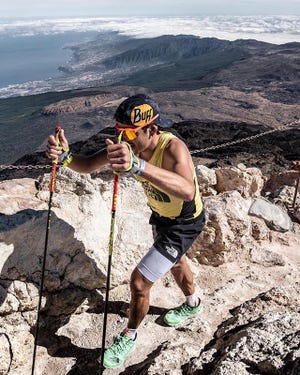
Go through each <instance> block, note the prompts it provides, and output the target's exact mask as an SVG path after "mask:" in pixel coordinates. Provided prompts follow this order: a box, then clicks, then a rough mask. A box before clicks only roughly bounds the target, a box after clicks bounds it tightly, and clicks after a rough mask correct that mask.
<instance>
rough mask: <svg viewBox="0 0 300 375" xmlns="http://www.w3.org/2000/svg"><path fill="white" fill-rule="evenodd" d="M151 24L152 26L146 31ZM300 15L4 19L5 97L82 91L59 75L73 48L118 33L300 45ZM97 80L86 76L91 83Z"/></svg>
mask: <svg viewBox="0 0 300 375" xmlns="http://www.w3.org/2000/svg"><path fill="white" fill-rule="evenodd" d="M145 22H147V27H145ZM299 30H300V17H299V16H203V17H169V18H166V17H160V18H159V17H156V18H154V17H152V18H146V19H145V18H137V17H133V18H126V19H125V18H64V19H43V20H41V19H31V20H29V19H18V20H13V19H11V20H9V19H3V18H2V19H1V18H0V51H1V56H2V57H1V61H0V98H7V97H12V96H24V95H31V94H37V93H43V92H48V91H53V90H54V91H63V90H66V89H74V88H77V87H78V88H79V87H82V85H81V83H80V79H79V80H78V82H76V79H75V78H74V76H73V77H72V79H70V77H68V76H67V75H66V74H64V73H63V72H62V70H59V67H60V66H64V65H66V64H67V63H68V62H69V60H70V59H71V58H72V51H71V50H70V49H68V48H65V47H68V46H70V45H76V44H80V43H83V42H87V41H88V40H91V39H93V38H96V36H97V35H98V33H99V35H101V38H103V40H105V34H106V33H107V35H108V34H109V33H111V32H115V33H117V34H118V35H119V36H120V38H121V37H122V36H123V37H124V36H127V37H131V38H153V37H157V36H161V35H178V34H185V35H195V36H199V37H216V38H219V39H223V40H236V39H256V40H259V41H265V42H269V43H275V44H283V43H287V42H294V41H296V42H300V31H299ZM89 80H91V85H93V83H94V80H93V77H89V76H86V77H83V78H81V82H82V81H84V82H85V83H86V85H85V87H87V86H88V82H89Z"/></svg>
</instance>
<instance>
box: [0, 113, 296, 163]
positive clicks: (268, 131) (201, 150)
mask: <svg viewBox="0 0 300 375" xmlns="http://www.w3.org/2000/svg"><path fill="white" fill-rule="evenodd" d="M294 125H300V120H295V121H292V122H290V123H288V124H286V125H283V126H280V127H279V128H277V129H272V130H267V131H265V132H263V133H259V134H255V135H251V136H249V137H246V138H241V139H238V140H236V141H232V142H226V143H222V144H218V145H214V146H210V147H205V148H201V149H199V150H193V151H190V154H191V155H193V154H200V153H203V152H207V151H213V150H218V149H220V148H225V147H229V146H232V145H237V144H239V143H243V142H248V141H252V140H254V139H258V138H260V137H264V136H265V135H267V134H272V133H276V132H282V131H287V130H290V129H292V128H293V126H294ZM1 169H8V170H23V169H51V165H41V164H37V165H4V164H0V170H1Z"/></svg>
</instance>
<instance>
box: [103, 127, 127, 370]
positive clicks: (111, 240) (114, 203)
mask: <svg viewBox="0 0 300 375" xmlns="http://www.w3.org/2000/svg"><path fill="white" fill-rule="evenodd" d="M121 136H122V133H121V134H120V136H119V137H118V141H119V142H120V140H121ZM118 187H119V174H118V173H116V172H115V176H114V187H113V197H112V205H111V221H110V234H109V245H108V263H107V276H106V291H105V305H104V315H103V328H102V346H101V361H100V374H101V375H102V374H103V371H104V366H103V361H104V351H105V337H106V325H107V314H108V301H109V288H110V273H111V261H112V253H113V246H114V233H115V215H116V209H117V200H118Z"/></svg>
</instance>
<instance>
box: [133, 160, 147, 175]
mask: <svg viewBox="0 0 300 375" xmlns="http://www.w3.org/2000/svg"><path fill="white" fill-rule="evenodd" d="M145 167H146V161H145V160H144V159H140V168H139V169H138V171H137V172H136V173H135V174H137V175H141V174H143V173H144V172H145Z"/></svg>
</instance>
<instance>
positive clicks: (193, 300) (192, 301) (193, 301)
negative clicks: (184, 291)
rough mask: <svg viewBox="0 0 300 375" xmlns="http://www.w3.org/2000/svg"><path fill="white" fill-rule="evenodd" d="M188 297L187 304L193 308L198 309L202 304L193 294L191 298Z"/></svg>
mask: <svg viewBox="0 0 300 375" xmlns="http://www.w3.org/2000/svg"><path fill="white" fill-rule="evenodd" d="M185 297H186V303H187V304H188V305H189V306H191V307H196V306H198V304H199V302H200V298H198V297H197V296H196V294H195V293H194V294H191V295H190V296H185Z"/></svg>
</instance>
